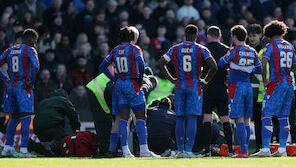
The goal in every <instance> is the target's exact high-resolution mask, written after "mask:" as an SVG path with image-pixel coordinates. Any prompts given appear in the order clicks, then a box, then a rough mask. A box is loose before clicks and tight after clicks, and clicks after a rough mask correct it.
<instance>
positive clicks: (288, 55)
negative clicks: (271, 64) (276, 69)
mask: <svg viewBox="0 0 296 167" xmlns="http://www.w3.org/2000/svg"><path fill="white" fill-rule="evenodd" d="M292 58H293V53H292V52H284V51H281V52H280V64H281V67H287V68H291V67H292Z"/></svg>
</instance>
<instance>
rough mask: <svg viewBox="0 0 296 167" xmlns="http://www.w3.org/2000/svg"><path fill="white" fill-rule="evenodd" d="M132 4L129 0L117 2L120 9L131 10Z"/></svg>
mask: <svg viewBox="0 0 296 167" xmlns="http://www.w3.org/2000/svg"><path fill="white" fill-rule="evenodd" d="M131 3H133V2H131ZM130 6H131V4H129V3H127V0H118V4H117V9H118V11H122V10H129V7H130Z"/></svg>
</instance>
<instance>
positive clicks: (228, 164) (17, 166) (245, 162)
mask: <svg viewBox="0 0 296 167" xmlns="http://www.w3.org/2000/svg"><path fill="white" fill-rule="evenodd" d="M295 165H296V157H281V158H272V157H271V158H245V159H240V158H239V159H234V158H225V157H224V158H221V157H212V158H199V159H176V158H159V159H155V158H154V159H152V158H115V159H89V158H31V159H29V158H23V159H20V158H0V167H35V166H38V167H92V166H98V167H109V166H114V167H134V166H135V167H151V166H153V167H175V166H180V167H183V166H184V167H198V166H205V167H212V166H217V167H245V166H251V167H257V166H258V167H293V166H295Z"/></svg>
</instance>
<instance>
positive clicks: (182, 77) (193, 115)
mask: <svg viewBox="0 0 296 167" xmlns="http://www.w3.org/2000/svg"><path fill="white" fill-rule="evenodd" d="M197 32H198V28H197V27H196V26H195V25H192V24H189V25H187V26H186V27H185V37H186V41H184V42H182V43H180V44H177V45H174V46H173V47H172V48H171V49H170V50H169V51H168V52H167V53H166V54H165V55H163V56H162V57H161V59H160V60H159V62H158V67H159V69H160V71H161V73H162V74H163V75H164V76H165V77H166V78H167V79H168V80H169V81H171V82H172V83H174V84H175V85H176V86H175V112H176V116H177V117H176V127H175V135H176V141H177V147H178V153H177V158H195V157H201V156H196V155H195V154H194V153H192V147H193V145H194V141H195V136H196V130H197V128H196V120H197V116H198V115H199V116H201V114H202V89H201V86H203V85H205V84H207V83H208V82H209V81H210V80H211V79H212V78H213V77H214V75H215V73H216V71H217V64H216V62H215V60H214V58H213V57H212V56H211V53H210V52H209V50H208V49H207V48H206V47H204V46H202V45H200V44H197V43H196V42H195V41H196V38H197ZM170 61H172V63H173V65H174V66H175V72H176V77H177V78H173V77H172V75H171V74H170V72H169V71H168V69H167V66H166V65H167V64H168V63H169V62H170ZM204 61H205V62H206V63H207V65H208V67H209V70H208V73H207V75H206V76H205V78H204V79H201V78H200V74H201V67H202V65H203V62H204ZM186 119H187V127H186V130H185V122H186ZM185 132H186V136H187V142H186V148H185V151H184V140H185Z"/></svg>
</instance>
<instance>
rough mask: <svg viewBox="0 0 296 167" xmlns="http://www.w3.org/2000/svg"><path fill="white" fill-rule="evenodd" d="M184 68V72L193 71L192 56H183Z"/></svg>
mask: <svg viewBox="0 0 296 167" xmlns="http://www.w3.org/2000/svg"><path fill="white" fill-rule="evenodd" d="M183 70H184V72H191V70H192V66H191V56H188V55H187V56H183Z"/></svg>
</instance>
